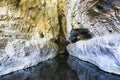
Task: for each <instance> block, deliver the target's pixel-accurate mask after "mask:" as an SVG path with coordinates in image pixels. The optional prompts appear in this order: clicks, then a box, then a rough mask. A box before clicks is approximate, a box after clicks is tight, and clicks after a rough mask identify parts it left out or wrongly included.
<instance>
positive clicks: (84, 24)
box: [67, 0, 120, 40]
mask: <svg viewBox="0 0 120 80" xmlns="http://www.w3.org/2000/svg"><path fill="white" fill-rule="evenodd" d="M78 28H86V29H88V30H89V31H90V34H91V35H92V37H95V36H102V35H105V34H110V33H116V32H118V33H119V32H120V1H119V0H69V1H68V14H67V33H68V40H69V37H70V35H71V34H70V32H71V30H74V29H78Z"/></svg>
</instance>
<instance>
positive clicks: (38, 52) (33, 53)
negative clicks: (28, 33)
mask: <svg viewBox="0 0 120 80" xmlns="http://www.w3.org/2000/svg"><path fill="white" fill-rule="evenodd" d="M57 51H58V47H57V45H56V44H55V43H53V42H51V41H45V39H43V40H36V41H33V40H31V41H26V40H22V39H16V40H14V41H12V42H10V43H8V44H7V46H6V48H5V52H3V53H0V76H1V75H5V74H8V73H10V72H13V71H16V70H19V69H23V68H27V67H31V66H34V65H36V64H38V63H39V62H42V61H45V60H48V59H52V58H54V57H55V56H56V55H57Z"/></svg>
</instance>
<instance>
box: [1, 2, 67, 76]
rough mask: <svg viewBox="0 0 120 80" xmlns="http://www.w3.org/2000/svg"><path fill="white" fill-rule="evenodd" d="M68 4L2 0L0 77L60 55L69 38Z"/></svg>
mask: <svg viewBox="0 0 120 80" xmlns="http://www.w3.org/2000/svg"><path fill="white" fill-rule="evenodd" d="M66 4H67V1H66V0H0V76H1V75H5V74H8V73H11V72H13V71H16V70H19V69H23V68H27V67H31V66H34V65H36V64H38V63H39V62H42V61H45V60H48V59H52V58H54V57H55V56H56V55H57V53H58V51H60V50H61V49H60V48H59V44H58V43H59V42H60V41H63V40H65V38H66V13H67V12H66V11H67V5H66ZM54 41H58V42H56V43H57V44H58V45H56V44H55V42H54ZM64 48H65V47H64Z"/></svg>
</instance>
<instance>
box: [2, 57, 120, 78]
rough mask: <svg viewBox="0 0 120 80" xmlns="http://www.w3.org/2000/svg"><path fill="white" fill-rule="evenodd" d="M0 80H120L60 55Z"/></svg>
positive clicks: (83, 62)
mask: <svg viewBox="0 0 120 80" xmlns="http://www.w3.org/2000/svg"><path fill="white" fill-rule="evenodd" d="M0 80H120V76H118V75H114V74H109V73H106V72H104V71H102V70H100V69H99V68H97V67H96V66H94V65H93V64H91V63H88V62H85V61H82V60H79V59H77V58H75V57H73V56H68V55H59V56H57V57H56V58H54V59H52V60H48V61H45V62H41V63H39V64H38V65H36V66H33V67H30V68H27V69H23V70H19V71H16V72H13V73H10V74H8V75H5V76H2V77H1V78H0Z"/></svg>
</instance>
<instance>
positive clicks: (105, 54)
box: [67, 34, 120, 75]
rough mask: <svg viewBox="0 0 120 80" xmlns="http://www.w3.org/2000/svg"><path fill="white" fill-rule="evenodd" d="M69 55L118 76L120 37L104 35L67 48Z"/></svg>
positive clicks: (119, 72)
mask: <svg viewBox="0 0 120 80" xmlns="http://www.w3.org/2000/svg"><path fill="white" fill-rule="evenodd" d="M67 50H68V52H69V54H70V55H73V56H75V57H77V58H79V59H81V60H84V61H88V62H91V63H93V64H94V65H96V66H98V67H99V68H100V69H102V70H104V71H106V72H109V73H114V74H119V75H120V35H119V34H113V35H105V36H101V37H96V38H93V39H90V40H86V41H78V42H76V43H73V44H69V45H68V46H67Z"/></svg>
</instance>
